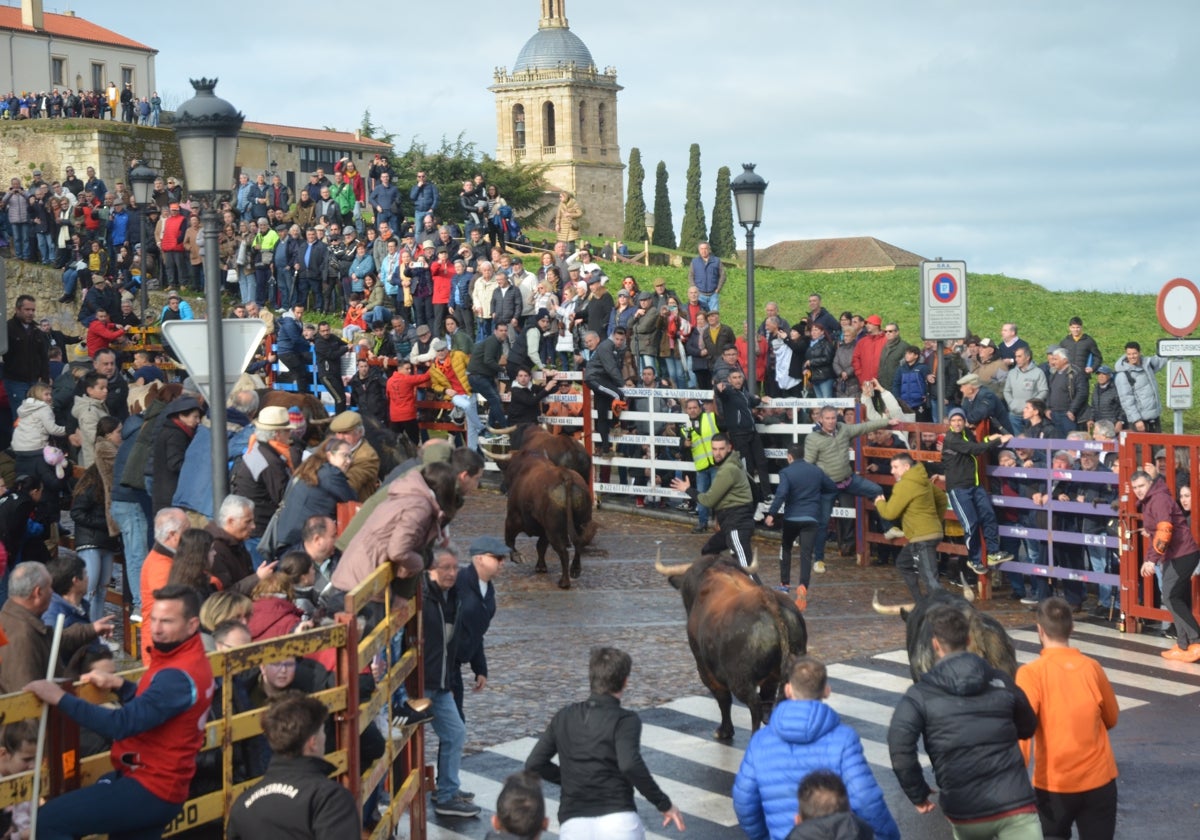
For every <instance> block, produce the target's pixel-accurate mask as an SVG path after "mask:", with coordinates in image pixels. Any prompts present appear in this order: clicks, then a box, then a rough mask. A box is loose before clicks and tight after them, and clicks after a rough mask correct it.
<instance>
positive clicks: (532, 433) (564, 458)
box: [483, 426, 592, 487]
mask: <svg viewBox="0 0 1200 840" xmlns="http://www.w3.org/2000/svg"><path fill="white" fill-rule="evenodd" d="M492 431H498V432H503V431H506V430H504V429H493V430H492ZM524 431H525V434H524V435H523V436H522V438H521V445H520V448H519V449H517V450H516V452H509V453H499V452H490V451H488V450H487V449H486V448H485V449H484V450H483V451H484V454H486V455H487V456H488V457H489V458H491V459H492V460H494V461H496V462H497V463H499V464H500V465H501V468H502V469H503V467H504V464H505V463H506V462H507V461H509V459H511V458H512V457H513V456H515V455H516V453H517V452H530V453H536V454H539V455H541V456H542V457H543V458H545V459H546V460H547V461H550V462H551V463H553V464H557V465H558V466H560V467H566V468H567V469H569V470H574V471H575V472H576V473H578V474H579V477H580V478H582V479H583V480H584V482H585V483H586V484H587V485H588V486H589V487H590V486H591V483H592V456H591V455H589V454H588V451H587V450H586V449H584V448H583V444H582V443H580V442H579V441H577V440H575V438H573V437H567V436H566V435H553V434H550V432H548V431H546V430H545V429H543V428H542V427H541V426H529V427H527V428H526V429H525V430H524ZM506 472H507V471H506Z"/></svg>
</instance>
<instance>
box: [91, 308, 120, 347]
mask: <svg viewBox="0 0 1200 840" xmlns="http://www.w3.org/2000/svg"><path fill="white" fill-rule="evenodd" d="M124 340H125V328H124V327H119V326H117V325H116V324H114V323H113V322H112V319H111V318H109V317H108V311H107V310H105V309H97V310H96V319H95V320H94V321H92V322H91V323H90V324H88V328H87V354H88V358H95V357H96V354H97V353H99V352H100V351H101V350H107V349H108V348H109V347H111V346H112V345H113V343H114V342H118V341H124Z"/></svg>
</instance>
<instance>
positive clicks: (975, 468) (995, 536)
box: [942, 408, 1013, 575]
mask: <svg viewBox="0 0 1200 840" xmlns="http://www.w3.org/2000/svg"><path fill="white" fill-rule="evenodd" d="M966 423H967V415H966V413H965V412H964V411H963V410H962V409H961V408H952V409H950V411H949V412H948V413H947V415H946V425H947V426H948V427H949V428H948V431H947V432H946V436H945V438H943V441H942V464H943V465H944V467H945V471H946V495H947V496H949V498H950V506H951V507H952V508H954V515H955V516H957V517H958V521H959V522H960V523H961V524H962V529H963V532H964V533H965V534H966V539H967V565H969V566H970V567H971V571H973V572H974V573H975V574H977V575H985V574H987V573H988V569H989V566H988V564H991V565H993V566H994V565H998V564H1000V563H1007V562H1008V561H1009V560H1012V559H1013V556H1012V554H1011V553H1009V552H1007V551H1002V550H1001V549H1000V530H999V524H998V523H997V522H996V511H995V509H994V508H993V507H992V500H991V498H990V497H989V496H988V493H987V489H986V488H985V487H984V486H983V483H982V481H983V464H981V463H980V461H979V456H980V455H985V454H987V453H988V452H992V451H994V450H997V449H999V448H1000V447H1002V446H1003V445H1004V444H1006V443H1008V442H1009V441H1010V440H1012V435H988V437H987V438H986V439H985V440H984V441H982V442H979V443H976V442H975V441H974V440H973V439H972V438H971V436H970V435H969V434H968V433H967V431H966ZM980 537H982V538H983V542H985V543H987V547H988V555H987V563H985V562H984V558H983V545H982V544H981V542H980Z"/></svg>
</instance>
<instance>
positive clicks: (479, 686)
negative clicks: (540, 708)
mask: <svg viewBox="0 0 1200 840" xmlns="http://www.w3.org/2000/svg"><path fill="white" fill-rule="evenodd" d="M470 552H471V564H470V565H469V566H464V567H463V568H462V569H460V570H459V572H458V580H457V581H456V582H455V584H454V588H455V589H456V590H457V591H458V603H459V607H460V609H461V610H462V633H461V635H460V636H459V639H458V651H457V659H456V662H457V664H456V665H455V667H454V670H453V673H452V674H451V675H450V680H451V684H452V691H453V692H454V703H455V705H456V706H457V707H458V714H459V715H460V716H461V717H462V719H463V720H466V716H465V715H464V714H463V681H462V666H463V665H470V666H471V673H472V674H474V675H475V681H474V683H473V684H472V686H471V690H472V691H482V690H483V689H484V687H485V686H486V685H487V678H488V667H487V654H486V653H485V651H484V647H483V637H484V635H485V634H486V633H487V631H488V627H490V626H491V624H492V619H493V618H494V617H495V615H496V587H495V585H494V584H493V583H492V581H493V580H495V579H496V576H497V575H499V574H500V571H501V569H503V568H504V561H506V560H508V559H509V558H510V557H511V556H512V549H510V548H509V547H508V546H507V545H505V544H504V540H502V539H500V538H499V537H491V536H484V537H477V538H476V539H475V540H474V542H472V543H471V548H470Z"/></svg>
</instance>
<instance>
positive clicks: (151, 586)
mask: <svg viewBox="0 0 1200 840" xmlns="http://www.w3.org/2000/svg"><path fill="white" fill-rule="evenodd" d="M187 529H188V518H187V514H186V513H184V512H183V511H182V510H180V509H179V508H173V507H168V508H163V509H162V510H160V511H159V512H158V513H157V514H156V515H155V516H154V546H153V547H152V548H151V549H150V553H149V554H147V555H146V559H145V560H144V561H142V571H141V575H140V576H139V578H138V594H139V596H140V597H141V607H140V610H138V611H137V612H138V613H139V615H140V616H146V617H147V618H148V617H149V616H150V607H151V606H153V605H154V594H153V593H154V592H155V591H156V590H159V589H162V588H163V587H164V586H166V585H167V578H169V577H170V576H171V564H172V563H174V562H175V549H176V548H178V547H179V538H180V537H182V536H183V532H184V531H186V530H187ZM138 620H139V621H140V620H141V619H140V618H139V619H138Z"/></svg>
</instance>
